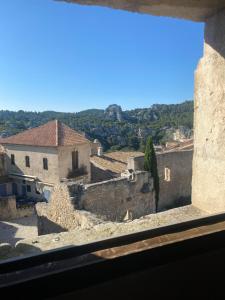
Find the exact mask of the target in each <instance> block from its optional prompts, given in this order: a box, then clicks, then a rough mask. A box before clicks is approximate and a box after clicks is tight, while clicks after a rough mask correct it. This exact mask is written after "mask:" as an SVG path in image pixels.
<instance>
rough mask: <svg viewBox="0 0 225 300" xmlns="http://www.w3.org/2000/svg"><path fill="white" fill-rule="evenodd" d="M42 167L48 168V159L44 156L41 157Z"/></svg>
mask: <svg viewBox="0 0 225 300" xmlns="http://www.w3.org/2000/svg"><path fill="white" fill-rule="evenodd" d="M43 169H44V170H48V159H47V158H46V157H44V158H43Z"/></svg>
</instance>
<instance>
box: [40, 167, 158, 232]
mask: <svg viewBox="0 0 225 300" xmlns="http://www.w3.org/2000/svg"><path fill="white" fill-rule="evenodd" d="M36 212H37V216H38V234H39V235H41V234H47V233H53V232H61V231H67V230H73V229H76V228H92V227H93V226H94V225H96V224H99V223H102V222H104V221H123V220H124V218H125V217H127V218H128V219H129V218H130V219H134V218H139V217H141V216H143V215H147V214H150V213H154V212H155V200H154V191H153V184H152V178H151V177H150V176H149V174H148V173H147V172H137V173H136V174H135V176H134V179H133V180H129V179H128V178H116V179H112V180H109V181H104V182H100V183H95V184H88V185H84V186H82V188H81V186H79V185H76V184H71V183H70V184H66V183H61V184H59V185H57V186H55V188H54V190H53V192H52V194H51V200H50V202H49V203H48V204H46V203H38V204H36Z"/></svg>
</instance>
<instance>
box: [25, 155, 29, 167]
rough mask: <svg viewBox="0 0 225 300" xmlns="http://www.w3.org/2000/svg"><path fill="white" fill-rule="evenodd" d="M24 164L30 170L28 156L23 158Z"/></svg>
mask: <svg viewBox="0 0 225 300" xmlns="http://www.w3.org/2000/svg"><path fill="white" fill-rule="evenodd" d="M25 164H26V167H27V168H30V157H29V156H25Z"/></svg>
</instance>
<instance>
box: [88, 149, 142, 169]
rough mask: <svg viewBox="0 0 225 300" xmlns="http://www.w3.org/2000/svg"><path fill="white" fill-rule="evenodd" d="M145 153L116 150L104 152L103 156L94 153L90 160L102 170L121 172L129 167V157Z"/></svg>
mask: <svg viewBox="0 0 225 300" xmlns="http://www.w3.org/2000/svg"><path fill="white" fill-rule="evenodd" d="M143 155H144V154H143V153H142V152H122V151H116V152H111V153H107V154H104V155H103V156H97V155H94V156H92V157H91V159H90V161H91V163H93V164H94V165H96V166H98V167H99V168H100V169H102V170H106V171H110V172H113V173H116V174H119V173H122V172H124V171H125V170H126V169H127V160H128V158H129V157H131V156H134V157H139V156H143Z"/></svg>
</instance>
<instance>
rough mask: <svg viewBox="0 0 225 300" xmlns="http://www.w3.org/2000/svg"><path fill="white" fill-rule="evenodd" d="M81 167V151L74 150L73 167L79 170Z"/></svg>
mask: <svg viewBox="0 0 225 300" xmlns="http://www.w3.org/2000/svg"><path fill="white" fill-rule="evenodd" d="M78 168H79V153H78V151H73V152H72V169H73V170H77V169H78Z"/></svg>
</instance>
